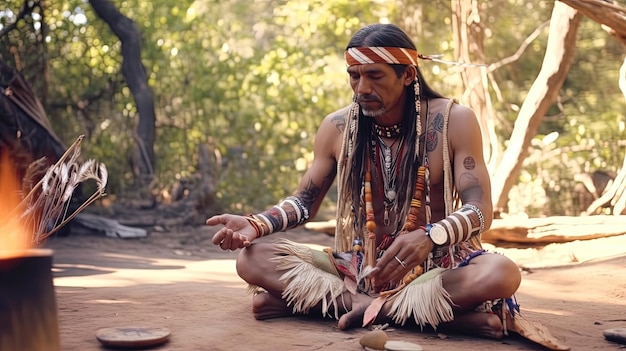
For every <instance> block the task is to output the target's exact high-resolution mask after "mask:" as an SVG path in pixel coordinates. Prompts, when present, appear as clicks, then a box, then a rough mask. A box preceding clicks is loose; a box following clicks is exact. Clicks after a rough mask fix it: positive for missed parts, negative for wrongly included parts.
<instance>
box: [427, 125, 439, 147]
mask: <svg viewBox="0 0 626 351" xmlns="http://www.w3.org/2000/svg"><path fill="white" fill-rule="evenodd" d="M437 143H438V137H437V131H435V130H434V129H428V130H427V131H426V151H428V152H433V151H434V150H435V149H436V148H437Z"/></svg>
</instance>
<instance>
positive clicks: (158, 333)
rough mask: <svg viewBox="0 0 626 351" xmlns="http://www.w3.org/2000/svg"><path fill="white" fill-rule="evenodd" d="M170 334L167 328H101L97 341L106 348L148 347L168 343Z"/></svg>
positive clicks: (97, 332) (97, 333)
mask: <svg viewBox="0 0 626 351" xmlns="http://www.w3.org/2000/svg"><path fill="white" fill-rule="evenodd" d="M170 334H171V333H170V331H169V329H167V328H156V327H136V326H128V327H115V328H100V329H98V330H97V331H96V339H98V341H99V342H100V343H101V344H102V345H105V346H113V347H148V346H156V345H160V344H163V343H165V342H167V341H168V340H169V338H170Z"/></svg>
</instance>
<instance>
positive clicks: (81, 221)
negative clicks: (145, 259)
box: [74, 213, 148, 239]
mask: <svg viewBox="0 0 626 351" xmlns="http://www.w3.org/2000/svg"><path fill="white" fill-rule="evenodd" d="M74 224H75V225H82V226H84V227H86V228H88V229H89V230H91V231H95V232H99V233H103V234H104V235H106V236H109V237H112V238H122V239H131V238H143V237H146V236H148V232H147V231H146V230H145V229H142V228H134V227H129V226H126V225H122V224H120V222H118V221H116V220H114V219H109V218H104V217H101V216H97V215H93V214H89V213H79V214H78V215H76V217H74Z"/></svg>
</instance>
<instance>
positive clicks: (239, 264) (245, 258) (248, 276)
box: [235, 245, 256, 284]
mask: <svg viewBox="0 0 626 351" xmlns="http://www.w3.org/2000/svg"><path fill="white" fill-rule="evenodd" d="M252 246H254V245H252ZM252 246H251V247H249V248H248V247H246V248H243V249H241V250H240V251H239V254H238V255H237V260H236V262H235V269H236V270H237V274H238V275H239V277H240V278H241V279H243V280H245V281H246V282H247V283H249V284H254V282H253V280H254V276H255V275H256V273H255V272H254V271H253V269H254V264H252V261H254V252H253V250H251V248H252Z"/></svg>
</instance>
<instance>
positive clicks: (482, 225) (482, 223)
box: [461, 204, 485, 234]
mask: <svg viewBox="0 0 626 351" xmlns="http://www.w3.org/2000/svg"><path fill="white" fill-rule="evenodd" d="M463 207H465V208H469V209H470V210H472V211H474V212H476V214H477V215H478V220H479V221H480V230H479V231H478V234H481V233H482V232H484V231H485V216H484V215H483V212H482V211H481V210H480V208H478V207H476V206H474V205H472V204H465V205H463ZM463 207H461V208H463Z"/></svg>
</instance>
